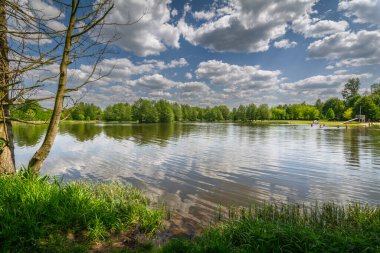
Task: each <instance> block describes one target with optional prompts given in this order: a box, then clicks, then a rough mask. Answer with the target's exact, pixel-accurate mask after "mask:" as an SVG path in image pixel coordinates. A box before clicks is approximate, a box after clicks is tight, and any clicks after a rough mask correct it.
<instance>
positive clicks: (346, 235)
mask: <svg viewBox="0 0 380 253" xmlns="http://www.w3.org/2000/svg"><path fill="white" fill-rule="evenodd" d="M230 215H231V216H232V218H231V219H230V220H229V221H227V222H225V223H222V224H220V225H217V226H213V227H210V228H209V229H207V230H206V231H205V232H204V233H203V234H202V235H201V236H199V237H197V238H195V239H193V240H191V241H190V240H186V239H174V240H172V241H170V242H169V243H168V244H166V245H165V246H164V247H163V248H161V249H160V250H157V251H158V252H189V253H190V252H191V253H196V252H380V209H379V208H373V207H368V206H365V205H359V204H351V205H346V206H337V205H335V204H331V203H327V204H323V205H319V206H318V205H316V206H314V207H311V208H306V207H303V206H298V205H290V204H282V205H273V204H262V205H257V206H256V207H254V208H250V209H235V210H232V211H230Z"/></svg>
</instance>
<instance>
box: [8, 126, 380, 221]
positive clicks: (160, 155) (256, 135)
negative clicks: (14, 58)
mask: <svg viewBox="0 0 380 253" xmlns="http://www.w3.org/2000/svg"><path fill="white" fill-rule="evenodd" d="M45 131H46V126H36V125H16V126H15V128H14V134H15V144H16V159H17V161H18V167H20V166H21V165H22V164H27V162H28V159H29V158H30V157H31V156H32V155H33V153H34V151H35V150H36V149H37V147H39V143H40V142H41V141H42V138H43V134H44V133H45ZM42 173H43V174H49V175H55V176H63V178H64V180H76V179H85V180H92V181H99V180H100V181H109V180H118V181H122V182H125V183H131V184H133V185H135V186H136V187H138V188H140V189H143V190H145V191H146V192H147V194H149V195H150V196H152V197H154V198H156V199H158V200H159V201H163V202H165V203H166V204H167V205H169V206H170V208H171V209H172V210H173V211H178V213H180V214H181V217H183V218H184V219H189V220H190V221H196V222H200V221H205V220H209V219H210V217H211V215H215V207H216V206H218V205H223V206H230V205H235V206H240V205H242V206H248V205H249V204H250V203H252V202H253V201H263V200H268V201H297V202H306V203H310V202H314V201H316V200H318V201H336V202H339V203H346V202H347V201H361V202H367V203H369V204H373V205H375V204H380V188H379V185H380V131H378V130H370V129H367V128H353V129H345V128H343V127H342V128H336V127H334V128H333V127H331V128H329V127H325V128H319V127H315V126H314V127H311V126H310V125H262V126H248V125H239V124H232V123H231V124H228V123H225V124H224V123H220V124H218V123H175V124H141V125H139V124H83V123H75V124H69V123H64V124H62V125H61V127H60V131H59V135H58V136H57V138H56V141H55V143H54V147H53V149H52V151H51V153H50V155H49V157H48V159H47V160H46V162H45V164H44V166H43V169H42Z"/></svg>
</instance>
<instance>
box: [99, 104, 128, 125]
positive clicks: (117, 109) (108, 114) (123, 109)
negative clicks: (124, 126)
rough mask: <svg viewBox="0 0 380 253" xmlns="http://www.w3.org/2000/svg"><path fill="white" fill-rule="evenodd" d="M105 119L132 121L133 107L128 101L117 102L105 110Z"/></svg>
mask: <svg viewBox="0 0 380 253" xmlns="http://www.w3.org/2000/svg"><path fill="white" fill-rule="evenodd" d="M103 119H104V120H105V121H131V120H132V107H131V106H130V105H129V104H128V103H117V104H114V105H110V106H107V107H106V109H105V110H104V112H103Z"/></svg>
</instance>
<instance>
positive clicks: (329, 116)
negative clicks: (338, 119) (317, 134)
mask: <svg viewBox="0 0 380 253" xmlns="http://www.w3.org/2000/svg"><path fill="white" fill-rule="evenodd" d="M326 119H328V120H333V119H335V113H334V110H333V109H332V108H329V109H328V110H327V112H326Z"/></svg>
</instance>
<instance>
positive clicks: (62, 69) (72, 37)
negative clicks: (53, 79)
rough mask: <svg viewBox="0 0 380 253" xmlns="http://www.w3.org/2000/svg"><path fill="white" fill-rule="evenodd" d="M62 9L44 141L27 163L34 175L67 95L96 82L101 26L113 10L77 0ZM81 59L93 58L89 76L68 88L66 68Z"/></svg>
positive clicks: (103, 3)
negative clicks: (64, 19) (61, 40)
mask: <svg viewBox="0 0 380 253" xmlns="http://www.w3.org/2000/svg"><path fill="white" fill-rule="evenodd" d="M57 3H58V4H61V5H62V6H61V8H62V9H65V10H68V12H69V13H68V15H67V16H68V17H69V18H68V21H67V25H66V29H65V30H64V31H63V32H61V34H62V35H63V37H64V43H63V44H61V43H59V44H58V46H57V49H60V50H61V51H60V52H61V54H60V56H59V57H58V59H59V60H58V62H59V77H58V81H57V91H56V93H55V101H54V109H53V113H52V117H51V119H50V122H49V126H48V129H47V131H46V135H45V138H44V141H43V142H42V145H41V146H40V148H39V149H38V150H37V151H36V153H35V154H34V155H33V157H32V158H31V159H30V161H29V165H28V167H29V168H30V169H31V171H33V172H34V173H38V172H39V171H40V169H41V166H42V163H43V162H44V161H45V159H46V157H47V156H48V154H49V152H50V150H51V147H52V146H53V143H54V139H55V137H56V135H57V133H58V127H59V122H60V118H61V115H62V111H63V102H64V98H65V96H66V94H67V93H69V92H72V91H77V90H79V89H80V88H81V87H83V86H84V85H86V84H88V83H90V82H94V81H96V80H99V79H100V78H101V77H102V76H101V75H98V76H97V77H95V78H94V74H95V70H96V67H97V65H98V63H99V61H100V59H101V56H102V55H103V54H104V52H105V49H106V45H107V44H108V42H109V41H104V40H103V38H102V34H101V27H102V26H104V25H105V18H106V16H107V15H108V14H109V13H110V11H111V10H112V8H113V7H114V5H113V3H112V1H111V0H99V1H95V2H92V3H91V4H89V3H88V2H86V3H81V2H80V0H71V4H67V3H63V2H57ZM81 57H88V58H95V61H94V62H95V63H94V66H93V69H92V71H91V74H90V75H89V76H88V77H87V78H86V80H85V81H84V82H82V83H81V84H79V85H76V86H75V87H74V88H68V87H67V80H68V67H69V65H70V64H71V63H72V62H73V61H75V60H77V59H78V58H81Z"/></svg>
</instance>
